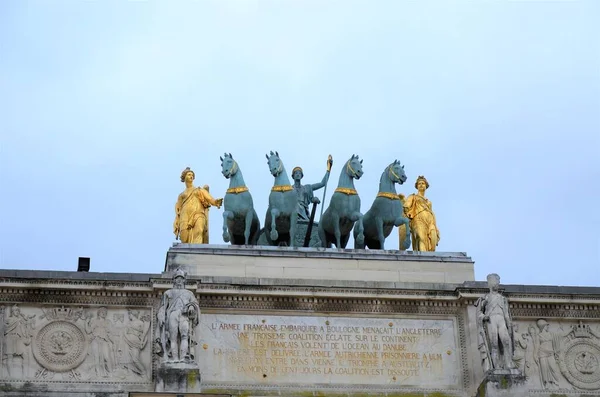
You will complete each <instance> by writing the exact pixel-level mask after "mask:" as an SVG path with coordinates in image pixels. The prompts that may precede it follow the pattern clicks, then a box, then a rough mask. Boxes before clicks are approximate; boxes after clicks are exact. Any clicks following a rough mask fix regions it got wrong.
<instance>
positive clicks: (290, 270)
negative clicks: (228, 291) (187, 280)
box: [165, 244, 475, 284]
mask: <svg viewBox="0 0 600 397" xmlns="http://www.w3.org/2000/svg"><path fill="white" fill-rule="evenodd" d="M178 268H182V269H184V270H185V271H186V272H187V274H188V275H189V276H191V277H199V276H211V277H246V278H247V277H257V278H276V279H296V280H299V279H304V280H306V279H311V280H345V281H384V282H409V283H417V282H418V283H450V284H462V283H463V282H465V281H474V280H475V271H474V266H473V261H472V260H471V258H470V257H468V256H467V255H466V254H464V253H461V252H413V251H398V250H358V249H357V250H355V249H336V248H312V247H311V248H298V247H269V246H245V245H213V244H174V245H173V247H171V248H170V249H169V251H168V252H167V258H166V263H165V271H166V272H172V271H174V270H175V269H178Z"/></svg>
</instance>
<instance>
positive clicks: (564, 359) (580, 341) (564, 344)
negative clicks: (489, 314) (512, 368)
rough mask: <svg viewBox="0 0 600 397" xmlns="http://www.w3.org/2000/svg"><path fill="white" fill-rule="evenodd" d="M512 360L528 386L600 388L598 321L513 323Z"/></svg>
mask: <svg viewBox="0 0 600 397" xmlns="http://www.w3.org/2000/svg"><path fill="white" fill-rule="evenodd" d="M514 344H515V363H516V364H517V366H518V367H519V369H521V371H523V373H524V375H525V376H526V378H527V383H526V386H527V387H528V388H529V389H545V390H567V389H570V390H574V391H580V392H585V391H599V390H600V324H599V323H598V322H584V321H579V322H576V321H564V320H562V321H557V320H553V319H538V320H535V321H518V322H516V323H515V325H514Z"/></svg>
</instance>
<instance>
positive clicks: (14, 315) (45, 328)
mask: <svg viewBox="0 0 600 397" xmlns="http://www.w3.org/2000/svg"><path fill="white" fill-rule="evenodd" d="M150 315H151V312H150V310H148V309H144V310H140V309H130V310H128V309H125V308H107V307H94V308H83V307H73V306H56V307H34V306H24V305H9V306H6V307H5V310H4V316H3V321H4V324H3V325H4V332H3V334H4V335H3V336H4V337H3V340H2V346H1V348H2V350H1V351H2V352H3V354H2V365H1V368H0V378H1V379H3V380H9V381H10V380H54V381H94V382H98V381H99V382H102V381H106V382H114V381H115V380H119V381H122V382H125V383H126V382H136V383H139V382H148V381H150V375H151V374H150V372H151V371H149V368H147V367H148V366H149V365H150V363H151V353H150V346H149V343H148V338H149V333H150V325H151V323H150Z"/></svg>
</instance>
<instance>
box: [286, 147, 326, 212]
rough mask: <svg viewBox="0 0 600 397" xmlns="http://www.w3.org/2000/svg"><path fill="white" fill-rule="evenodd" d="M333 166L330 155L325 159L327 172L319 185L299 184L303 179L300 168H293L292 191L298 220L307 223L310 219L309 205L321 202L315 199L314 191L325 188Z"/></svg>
mask: <svg viewBox="0 0 600 397" xmlns="http://www.w3.org/2000/svg"><path fill="white" fill-rule="evenodd" d="M332 165H333V158H332V157H331V155H330V156H329V157H328V158H327V171H326V172H325V175H324V176H323V179H322V180H321V182H319V183H313V184H308V185H302V184H301V183H300V182H301V181H302V178H303V177H304V173H303V172H302V168H301V167H294V169H293V170H292V179H294V191H295V192H296V195H297V196H298V209H297V210H298V219H299V220H300V219H301V220H305V221H308V220H309V219H310V210H309V207H310V205H311V204H313V203H315V204H319V203H320V202H321V200H319V198H318V197H315V195H314V191H315V190H319V189H321V188H323V187H325V186H327V181H329V174H330V172H331V166H332Z"/></svg>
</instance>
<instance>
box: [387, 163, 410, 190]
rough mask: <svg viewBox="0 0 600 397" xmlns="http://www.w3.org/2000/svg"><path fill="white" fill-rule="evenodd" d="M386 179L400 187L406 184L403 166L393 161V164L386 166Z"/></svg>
mask: <svg viewBox="0 0 600 397" xmlns="http://www.w3.org/2000/svg"><path fill="white" fill-rule="evenodd" d="M387 174H388V178H390V180H391V181H392V182H395V183H397V184H399V185H402V184H403V183H404V182H406V174H405V173H404V166H403V165H401V164H400V162H399V161H398V160H394V162H393V163H392V164H390V165H388V168H387Z"/></svg>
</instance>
